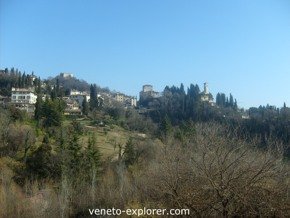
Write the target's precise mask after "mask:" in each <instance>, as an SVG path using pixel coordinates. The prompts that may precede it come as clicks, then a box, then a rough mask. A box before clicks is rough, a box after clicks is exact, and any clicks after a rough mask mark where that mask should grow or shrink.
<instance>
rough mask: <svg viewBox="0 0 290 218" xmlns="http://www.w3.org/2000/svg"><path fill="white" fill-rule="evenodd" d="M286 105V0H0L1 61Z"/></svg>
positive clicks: (128, 88)
mask: <svg viewBox="0 0 290 218" xmlns="http://www.w3.org/2000/svg"><path fill="white" fill-rule="evenodd" d="M5 67H8V68H11V67H15V68H18V69H19V70H21V71H26V72H29V73H30V72H31V71H34V72H35V74H37V75H39V76H40V77H41V78H47V77H49V76H56V75H57V74H59V73H60V72H71V73H73V74H74V75H76V76H77V77H78V78H81V79H84V80H86V81H88V82H89V83H96V84H98V85H100V86H102V87H109V88H110V89H112V90H117V91H121V92H124V93H126V94H129V95H138V93H139V91H140V90H141V88H142V85H143V84H152V85H153V86H154V88H155V89H156V91H162V90H163V88H164V87H165V86H166V85H178V86H179V85H180V83H182V82H183V83H184V85H185V86H188V85H189V84H190V83H194V84H196V83H197V84H199V85H200V87H201V88H202V84H203V82H205V81H207V82H208V83H209V89H210V91H211V92H212V93H213V95H214V96H215V95H216V93H217V92H224V93H226V94H229V93H232V94H233V95H234V97H235V98H237V100H238V103H239V105H241V106H243V107H250V106H259V105H261V104H262V105H266V104H267V103H269V104H270V105H276V106H279V107H280V106H282V105H283V102H286V103H287V105H288V106H290V1H289V0H218V1H217V0H210V1H209V0H199V1H198V0H75V1H73V0H66V1H65V0H46V1H45V0H26V1H24V0H0V68H2V69H3V68H5Z"/></svg>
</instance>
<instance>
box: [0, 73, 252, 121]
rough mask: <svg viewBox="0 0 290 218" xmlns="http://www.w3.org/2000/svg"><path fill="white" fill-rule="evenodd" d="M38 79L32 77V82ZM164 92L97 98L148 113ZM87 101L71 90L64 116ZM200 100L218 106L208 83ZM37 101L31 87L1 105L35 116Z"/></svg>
mask: <svg viewBox="0 0 290 218" xmlns="http://www.w3.org/2000/svg"><path fill="white" fill-rule="evenodd" d="M59 77H60V78H62V79H65V80H66V79H67V80H69V79H71V78H74V75H73V74H71V73H60V74H59ZM36 78H37V77H36V76H34V75H31V79H32V82H33V81H34V80H35V79H36ZM46 85H47V84H46V83H45V81H41V87H43V88H44V87H45V86H46ZM52 88H53V87H52ZM162 95H163V92H157V91H155V90H154V89H153V86H152V85H150V84H146V85H143V87H142V90H141V91H140V93H139V101H137V97H136V96H128V95H126V94H124V93H121V92H105V91H103V92H102V91H101V92H98V93H97V98H98V102H99V104H101V105H102V106H111V105H113V104H118V105H119V106H122V107H124V108H133V109H137V110H138V111H139V113H140V114H141V113H146V112H147V111H148V110H150V107H148V106H143V105H142V102H144V101H147V100H148V101H152V100H154V99H158V98H160V97H162ZM46 98H50V96H49V95H46V94H44V95H42V99H43V100H45V99H46ZM85 99H86V101H87V102H90V93H89V91H80V90H75V89H71V90H70V92H69V94H66V95H65V96H63V97H62V100H64V102H65V103H66V108H65V111H64V115H82V107H83V102H84V100H85ZM200 100H201V101H202V102H205V103H207V104H209V105H211V106H213V107H214V106H216V107H218V106H217V105H216V103H215V102H214V99H213V97H212V94H211V93H210V92H209V87H208V83H204V85H203V91H202V92H201V93H200ZM36 101H37V94H36V92H35V87H34V86H31V87H29V88H15V87H12V88H11V96H10V97H9V96H0V103H1V104H4V105H7V104H10V105H13V106H14V107H15V108H18V109H20V110H24V111H26V112H27V113H31V114H33V113H34V111H35V104H36ZM242 118H244V119H247V118H248V116H247V114H246V113H243V115H242Z"/></svg>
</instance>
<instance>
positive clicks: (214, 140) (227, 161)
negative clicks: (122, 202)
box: [146, 123, 290, 217]
mask: <svg viewBox="0 0 290 218" xmlns="http://www.w3.org/2000/svg"><path fill="white" fill-rule="evenodd" d="M272 147H275V146H272ZM157 160H158V161H157V162H156V163H154V164H152V165H151V166H150V167H149V172H148V174H147V175H146V176H147V177H148V175H150V178H152V180H151V181H147V183H148V186H149V187H150V188H149V190H148V189H147V192H148V193H149V196H151V198H152V197H153V198H156V199H159V200H160V202H161V203H162V204H163V205H166V206H171V207H173V206H175V207H179V208H184V207H186V208H190V209H191V211H192V213H194V215H195V216H197V217H204V216H223V217H229V216H286V215H289V214H290V211H289V209H290V207H289V206H290V199H289V198H288V193H289V184H288V183H289V182H288V181H287V176H288V171H287V165H286V164H285V163H284V162H283V158H282V153H281V149H276V150H274V149H266V150H263V151H262V150H258V149H256V148H255V141H253V142H251V143H246V142H245V141H243V140H239V139H238V137H237V136H236V135H235V133H234V132H233V131H231V130H230V129H228V128H226V127H223V126H220V125H216V124H213V123H212V124H210V125H204V124H203V125H197V126H196V136H195V141H194V142H193V143H192V144H191V145H189V146H188V147H181V146H177V145H176V146H166V148H164V149H163V150H162V151H161V152H160V154H159V158H158V159H157Z"/></svg>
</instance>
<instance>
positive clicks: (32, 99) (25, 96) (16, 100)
mask: <svg viewBox="0 0 290 218" xmlns="http://www.w3.org/2000/svg"><path fill="white" fill-rule="evenodd" d="M36 99H37V95H36V94H35V93H34V90H33V89H22V88H12V90H11V104H12V105H14V106H15V107H16V108H18V109H21V110H25V111H26V112H29V113H33V112H34V110H35V103H36Z"/></svg>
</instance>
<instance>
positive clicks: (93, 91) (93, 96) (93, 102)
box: [90, 84, 98, 110]
mask: <svg viewBox="0 0 290 218" xmlns="http://www.w3.org/2000/svg"><path fill="white" fill-rule="evenodd" d="M97 107H98V94H97V86H96V84H94V85H91V87H90V108H91V110H93V109H95V108H97Z"/></svg>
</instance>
